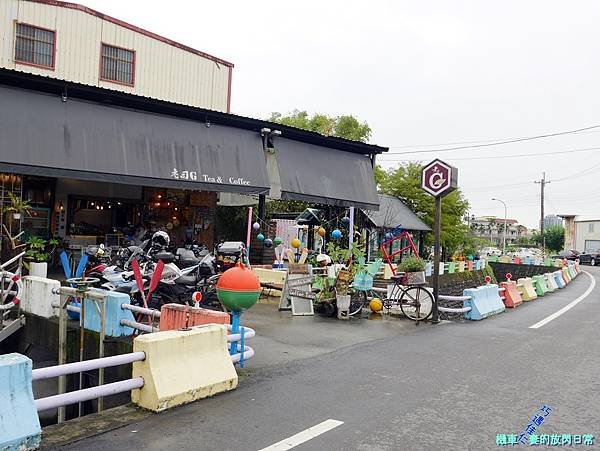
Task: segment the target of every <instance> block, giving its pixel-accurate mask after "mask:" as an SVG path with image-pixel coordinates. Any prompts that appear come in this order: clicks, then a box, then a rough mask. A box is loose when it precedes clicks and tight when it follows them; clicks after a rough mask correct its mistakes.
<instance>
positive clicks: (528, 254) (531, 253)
mask: <svg viewBox="0 0 600 451" xmlns="http://www.w3.org/2000/svg"><path fill="white" fill-rule="evenodd" d="M541 255H542V253H541V251H540V250H539V249H535V248H526V247H521V248H519V249H517V250H516V251H514V252H513V254H512V256H513V257H519V258H520V259H521V260H523V259H525V258H539V257H541Z"/></svg>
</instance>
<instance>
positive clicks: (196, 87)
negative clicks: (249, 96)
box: [0, 0, 233, 111]
mask: <svg viewBox="0 0 600 451" xmlns="http://www.w3.org/2000/svg"><path fill="white" fill-rule="evenodd" d="M0 67H1V68H6V69H11V70H15V71H21V72H26V73H31V74H35V75H42V76H44V77H51V78H56V79H60V80H66V81H70V82H76V83H82V84H84V85H89V86H96V87H100V88H105V89H110V90H116V91H122V92H127V93H130V94H135V95H139V96H144V97H149V98H152V99H158V100H165V101H169V102H174V103H178V104H182V105H190V106H194V107H200V108H206V109H210V110H215V111H229V109H230V102H231V77H232V69H233V64H232V63H230V62H228V61H225V60H223V59H221V58H217V57H214V56H212V55H209V54H207V53H204V52H201V51H199V50H195V49H192V48H190V47H187V46H185V45H183V44H180V43H177V42H175V41H172V40H170V39H167V38H164V37H162V36H159V35H157V34H155V33H152V32H149V31H146V30H144V29H141V28H139V27H136V26H134V25H131V24H128V23H126V22H123V21H121V20H119V19H116V18H113V17H110V16H108V15H106V14H102V13H100V12H97V11H95V10H92V9H90V8H87V7H85V6H82V5H78V4H74V3H66V2H61V1H56V0H2V1H0Z"/></svg>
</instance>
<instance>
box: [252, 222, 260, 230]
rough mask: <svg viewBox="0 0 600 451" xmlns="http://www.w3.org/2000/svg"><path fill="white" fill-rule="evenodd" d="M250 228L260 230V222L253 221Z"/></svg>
mask: <svg viewBox="0 0 600 451" xmlns="http://www.w3.org/2000/svg"><path fill="white" fill-rule="evenodd" d="M252 228H253V229H254V230H260V224H259V223H258V222H255V223H254V224H252Z"/></svg>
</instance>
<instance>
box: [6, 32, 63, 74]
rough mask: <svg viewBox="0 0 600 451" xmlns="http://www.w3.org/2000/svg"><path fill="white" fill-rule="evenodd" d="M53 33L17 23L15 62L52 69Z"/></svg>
mask: <svg viewBox="0 0 600 451" xmlns="http://www.w3.org/2000/svg"><path fill="white" fill-rule="evenodd" d="M55 39H56V35H55V33H54V31H51V30H45V29H43V28H38V27H34V26H32V25H26V24H23V23H17V29H16V39H15V61H18V62H21V63H27V64H34V65H36V66H43V67H48V68H51V69H53V68H54V46H55V43H56V42H55Z"/></svg>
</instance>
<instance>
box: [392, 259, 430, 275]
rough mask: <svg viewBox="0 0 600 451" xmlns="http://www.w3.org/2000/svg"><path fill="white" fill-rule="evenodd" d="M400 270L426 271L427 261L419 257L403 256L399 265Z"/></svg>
mask: <svg viewBox="0 0 600 451" xmlns="http://www.w3.org/2000/svg"><path fill="white" fill-rule="evenodd" d="M398 270H399V271H402V272H421V271H425V262H424V261H423V260H421V259H420V258H419V257H413V256H411V257H406V258H403V259H402V261H401V262H400V264H399V265H398Z"/></svg>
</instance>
